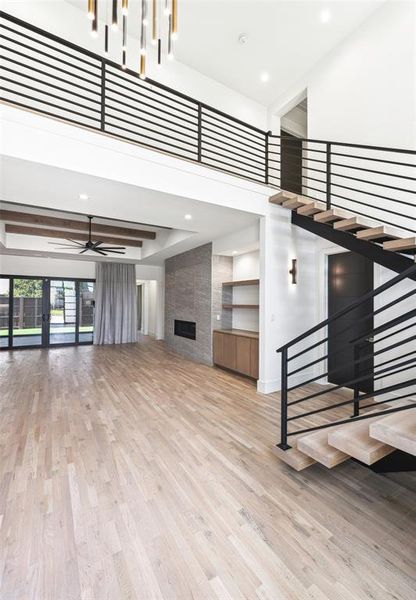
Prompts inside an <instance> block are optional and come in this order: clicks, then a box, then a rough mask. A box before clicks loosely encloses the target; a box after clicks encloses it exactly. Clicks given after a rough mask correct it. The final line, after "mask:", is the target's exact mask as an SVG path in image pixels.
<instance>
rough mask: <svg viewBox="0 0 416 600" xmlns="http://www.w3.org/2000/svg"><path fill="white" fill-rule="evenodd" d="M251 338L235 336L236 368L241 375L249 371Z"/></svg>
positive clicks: (248, 373) (247, 373)
mask: <svg viewBox="0 0 416 600" xmlns="http://www.w3.org/2000/svg"><path fill="white" fill-rule="evenodd" d="M250 363H251V339H250V338H246V337H236V370H237V371H238V372H239V373H242V374H243V375H250V372H251V366H250Z"/></svg>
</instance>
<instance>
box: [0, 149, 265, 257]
mask: <svg viewBox="0 0 416 600" xmlns="http://www.w3.org/2000/svg"><path fill="white" fill-rule="evenodd" d="M1 171H2V178H1V182H0V198H1V199H2V201H3V204H2V206H5V204H4V203H6V202H10V203H11V202H13V203H17V206H14V207H11V206H7V208H9V209H10V208H12V209H13V210H19V206H18V205H19V204H20V205H29V206H31V207H37V210H33V212H39V210H38V209H39V208H45V209H46V208H49V209H53V210H54V211H72V212H75V213H77V214H79V215H87V214H91V215H94V216H98V217H104V218H106V219H114V220H115V221H114V224H116V223H119V224H121V225H124V226H127V225H130V224H131V223H143V224H149V225H153V226H160V227H171V228H172V230H162V231H159V232H157V237H156V240H155V241H153V240H144V241H143V248H142V259H141V260H140V259H135V258H134V254H133V253H132V252H130V253H129V256H126V258H131V259H132V260H135V261H136V262H142V263H144V264H163V260H164V259H165V258H168V257H169V256H172V255H174V254H177V253H178V252H183V251H185V250H189V249H191V248H195V247H197V246H199V245H201V244H204V243H206V242H209V241H211V240H214V239H216V238H218V237H221V236H224V235H227V234H228V233H230V232H234V231H238V230H240V229H243V228H245V227H248V226H249V225H252V224H253V223H255V222H257V219H258V217H257V216H256V215H253V214H250V213H246V212H243V211H239V210H234V209H230V208H226V207H222V206H217V205H214V204H209V203H205V202H200V201H197V200H192V199H189V198H183V197H181V196H174V195H172V194H164V193H161V192H155V191H153V190H149V189H145V188H140V187H136V186H133V185H127V184H124V183H119V182H117V181H112V180H108V179H102V178H99V177H93V176H90V175H85V174H83V173H77V172H75V171H69V170H65V169H59V168H55V167H49V166H45V165H41V164H39V163H33V162H28V161H23V160H19V159H15V158H8V157H2V162H1ZM80 193H86V194H87V195H88V196H89V198H88V200H80V199H79V194H80ZM186 214H190V215H191V216H192V219H191V220H186V219H185V215H186ZM56 216H61V215H60V213H59V212H56ZM120 221H123V222H124V223H120ZM110 224H111V221H110ZM6 235H10V236H12V234H6ZM17 238H19V239H20V240H21V241H20V242H18V245H19V247H20V249H22V250H30V249H33V250H35V251H36V252H45V253H47V254H45V255H50V253H51V251H52V250H54V251H55V248H54V246H55V243H54V244H53V245H51V244H49V242H50V241H52V242H59V240H56V239H55V240H51V239H48V238H41V237H36V238H35V239H30V238H32V236H26V235H17V234H13V237H10V240H11V241H12V242H13V243H12V245H13V250H16V249H18V248H16V243H17ZM56 245H59V244H56ZM6 246H7V238H6ZM60 254H62V255H63V254H66V251H60ZM68 258H72V255H71V253H69V254H68ZM86 259H87V260H91V258H90V257H89V258H86Z"/></svg>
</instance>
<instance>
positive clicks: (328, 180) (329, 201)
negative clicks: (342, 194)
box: [326, 142, 331, 210]
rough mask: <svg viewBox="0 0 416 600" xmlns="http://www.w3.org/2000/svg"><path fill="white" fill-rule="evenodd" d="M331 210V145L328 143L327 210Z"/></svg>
mask: <svg viewBox="0 0 416 600" xmlns="http://www.w3.org/2000/svg"><path fill="white" fill-rule="evenodd" d="M330 208H331V144H330V143H329V142H327V143H326V209H327V210H329V209H330Z"/></svg>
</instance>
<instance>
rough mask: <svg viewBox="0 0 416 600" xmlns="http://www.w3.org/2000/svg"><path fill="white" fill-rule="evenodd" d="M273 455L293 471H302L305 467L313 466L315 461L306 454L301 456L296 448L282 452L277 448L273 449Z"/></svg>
mask: <svg viewBox="0 0 416 600" xmlns="http://www.w3.org/2000/svg"><path fill="white" fill-rule="evenodd" d="M273 453H274V454H275V455H276V456H277V458H279V459H280V460H281V461H282V462H284V463H286V464H287V465H289V466H290V467H292V469H295V471H303V469H306V468H307V467H310V466H311V465H314V464H315V462H316V461H315V460H314V459H313V458H311V457H310V456H307V455H306V454H303V452H301V451H300V450H298V449H297V448H289V450H282V449H281V448H279V446H274V447H273Z"/></svg>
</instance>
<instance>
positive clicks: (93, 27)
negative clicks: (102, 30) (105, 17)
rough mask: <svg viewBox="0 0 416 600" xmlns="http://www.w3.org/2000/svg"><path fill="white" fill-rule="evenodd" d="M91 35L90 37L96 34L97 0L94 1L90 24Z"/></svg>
mask: <svg viewBox="0 0 416 600" xmlns="http://www.w3.org/2000/svg"><path fill="white" fill-rule="evenodd" d="M91 35H92V37H97V36H98V2H97V0H95V1H94V19H93V21H92V26H91Z"/></svg>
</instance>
